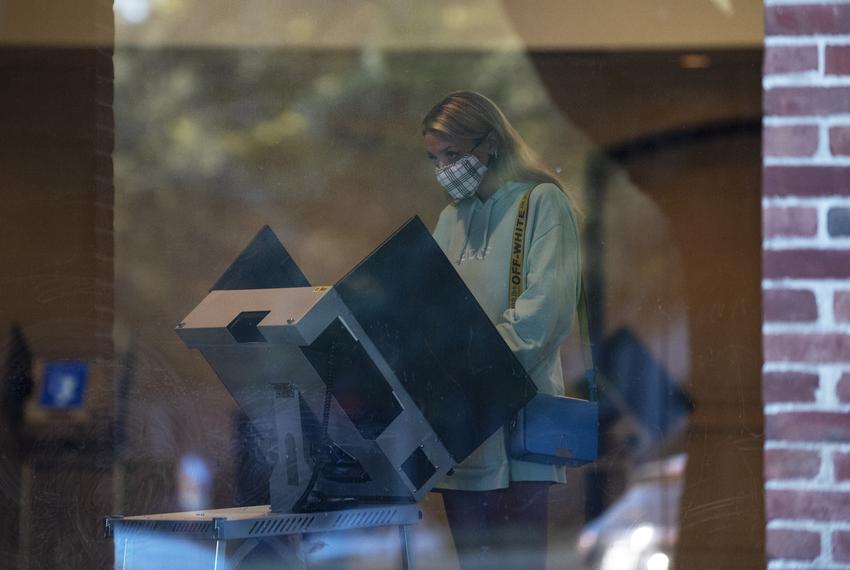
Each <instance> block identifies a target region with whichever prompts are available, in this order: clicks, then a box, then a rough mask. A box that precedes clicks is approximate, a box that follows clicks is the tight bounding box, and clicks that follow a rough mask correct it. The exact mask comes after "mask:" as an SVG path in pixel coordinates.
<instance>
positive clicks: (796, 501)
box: [765, 489, 850, 521]
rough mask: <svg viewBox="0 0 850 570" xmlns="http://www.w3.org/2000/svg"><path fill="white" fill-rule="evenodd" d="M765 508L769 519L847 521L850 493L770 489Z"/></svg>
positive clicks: (766, 496) (849, 515)
mask: <svg viewBox="0 0 850 570" xmlns="http://www.w3.org/2000/svg"><path fill="white" fill-rule="evenodd" d="M765 510H766V511H767V518H768V520H776V519H813V520H819V521H846V520H850V493H842V492H840V491H797V490H779V489H768V490H767V491H765Z"/></svg>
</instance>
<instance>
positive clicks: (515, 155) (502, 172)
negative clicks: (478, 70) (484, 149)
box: [422, 91, 578, 215]
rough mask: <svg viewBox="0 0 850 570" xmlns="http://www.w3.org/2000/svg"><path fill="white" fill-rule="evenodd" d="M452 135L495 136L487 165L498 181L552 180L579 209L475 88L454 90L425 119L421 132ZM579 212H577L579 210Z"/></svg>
mask: <svg viewBox="0 0 850 570" xmlns="http://www.w3.org/2000/svg"><path fill="white" fill-rule="evenodd" d="M428 133H432V134H434V135H436V136H438V137H439V136H450V137H456V138H460V139H468V140H470V141H474V142H476V143H477V142H478V141H482V140H484V139H486V138H487V137H489V136H492V137H493V138H492V141H493V142H494V143H495V147H496V152H495V154H492V155H491V156H490V164H489V165H488V169H489V170H490V171H491V172H492V174H493V175H494V176H495V177H496V182H497V184H498V185H502V184H504V183H505V182H508V181H512V180H515V181H530V182H551V183H552V184H554V185H556V186H557V187H558V188H560V189H561V191H562V192H564V194H566V195H567V198H569V200H570V202H571V204H572V206H573V209H574V210H575V209H576V201H575V199H574V196H572V195H571V193H570V192H568V191H567V190H566V189H565V188H564V185H563V184H562V183H561V181H560V180H558V178H557V177H556V176H555V175H554V174H553V173H552V172H551V171H550V170H549V169H548V168H546V166H544V165H543V163H542V162H540V161H539V160H538V159H537V157H536V156H535V154H534V152H533V151H532V150H531V147H529V146H528V144H527V143H526V142H525V140H523V138H522V136H520V134H519V133H518V132H517V131H516V129H514V128H513V126H512V125H511V123H510V121H508V118H507V117H505V114H504V113H502V111H501V109H499V107H497V106H496V104H495V103H493V101H491V100H490V99H488V98H487V97H485V96H484V95H481V94H480V93H476V92H474V91H455V92H453V93H449V94H448V95H446V96H445V97H444V98H443V100H442V101H440V102H439V103H437V104H436V105H434V107H433V108H432V109H431V110H430V111H428V114H427V115H425V118H424V119H422V135H423V136H425V135H426V134H428ZM576 214H577V215H578V212H577V211H576Z"/></svg>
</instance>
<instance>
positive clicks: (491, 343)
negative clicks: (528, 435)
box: [336, 217, 536, 462]
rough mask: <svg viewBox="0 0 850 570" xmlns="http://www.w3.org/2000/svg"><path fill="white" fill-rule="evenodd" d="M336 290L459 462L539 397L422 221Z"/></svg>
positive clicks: (403, 231)
mask: <svg viewBox="0 0 850 570" xmlns="http://www.w3.org/2000/svg"><path fill="white" fill-rule="evenodd" d="M336 290H337V291H338V292H339V294H340V295H341V297H342V299H343V301H344V302H345V304H346V305H347V306H348V308H349V309H350V310H351V311H352V312H353V313H354V316H355V318H357V320H358V322H359V323H360V325H361V326H362V327H363V328H364V329H365V330H366V333H367V334H368V335H369V337H370V338H371V340H372V342H373V343H374V344H375V345H376V347H377V348H378V350H379V351H380V352H381V354H382V355H383V357H384V358H385V359H386V360H387V362H388V363H389V365H390V366H391V367H392V369H393V372H394V373H395V374H396V376H397V377H398V378H399V380H400V381H401V383H402V384H403V385H404V387H405V388H406V389H407V391H408V392H409V394H410V396H411V397H412V398H413V400H414V401H415V402H416V405H417V406H418V407H419V409H420V410H421V411H422V413H423V414H424V415H425V418H426V419H427V420H428V422H429V423H430V424H431V427H432V428H433V430H434V431H435V432H436V433H437V436H438V437H439V438H440V440H441V441H442V443H443V445H445V447H446V448H447V449H448V450H449V453H451V455H452V457H454V459H455V460H456V461H458V462H460V461H462V460H463V459H465V458H466V457H467V456H468V455H469V454H470V453H472V452H473V451H474V450H475V448H477V447H478V446H479V445H481V443H483V442H484V440H486V439H487V438H488V437H489V436H490V435H492V434H493V433H494V432H495V431H496V430H497V429H498V428H499V427H501V426H503V425H504V424H505V423H506V422H507V421H508V420H510V418H511V417H512V416H513V415H514V414H515V413H516V412H517V411H518V410H519V409H520V408H521V407H522V406H524V405H525V403H526V402H527V401H528V400H530V399H531V398H532V397H533V396H534V394H535V393H536V388H535V386H534V384H533V382H532V381H531V379H530V378H529V377H528V375H527V374H526V372H525V370H524V369H523V368H522V365H521V364H520V363H519V361H518V360H517V359H516V357H515V356H514V355H513V353H512V352H511V351H510V349H509V348H508V347H507V345H506V344H505V343H504V341H503V340H502V338H501V336H500V335H499V333H498V332H497V331H496V328H495V327H494V326H493V324H492V323H491V322H490V319H489V318H488V317H487V315H486V314H485V313H484V310H483V309H481V307H480V306H479V305H478V302H477V301H476V300H475V298H474V297H473V295H472V293H471V292H470V291H469V289H468V288H467V287H466V284H464V282H463V281H462V280H461V278H460V276H459V275H458V273H457V272H456V271H455V269H454V268H453V267H452V265H451V263H450V262H449V260H448V259H446V256H445V255H444V254H443V252H442V250H441V249H440V248H439V246H438V245H437V243H436V242H435V241H434V239H433V238H432V237H431V235H430V233H429V232H428V230H427V229H426V228H425V226H424V225H423V224H422V221H421V220H420V219H419V218H418V217H414V218H412V219H411V220H409V221H408V222H407V223H405V224H404V226H402V227H401V228H400V229H399V230H398V231H396V233H395V234H393V235H392V236H391V237H390V238H389V239H387V240H386V241H385V242H384V243H383V244H381V246H380V247H378V249H376V250H375V251H374V252H373V253H372V254H371V255H369V256H368V257H367V258H366V259H364V260H363V261H362V262H361V263H360V264H359V265H358V266H357V267H355V268H354V269H353V270H352V271H351V272H350V273H349V274H348V275H346V276H345V277H344V278H343V279H342V280H340V282H339V283H337V284H336Z"/></svg>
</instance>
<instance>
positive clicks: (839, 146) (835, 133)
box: [829, 126, 850, 156]
mask: <svg viewBox="0 0 850 570" xmlns="http://www.w3.org/2000/svg"><path fill="white" fill-rule="evenodd" d="M829 152H831V153H832V154H833V155H834V156H848V155H850V126H848V127H844V126H842V127H832V128H831V129H829Z"/></svg>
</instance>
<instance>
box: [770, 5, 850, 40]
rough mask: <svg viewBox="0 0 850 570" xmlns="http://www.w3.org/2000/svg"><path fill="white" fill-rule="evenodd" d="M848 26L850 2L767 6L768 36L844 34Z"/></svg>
mask: <svg viewBox="0 0 850 570" xmlns="http://www.w3.org/2000/svg"><path fill="white" fill-rule="evenodd" d="M848 29H850V5H847V4H833V5H830V4H828V3H824V4H809V5H799V4H798V5H790V6H767V7H765V12H764V30H765V34H766V35H769V36H772V35H777V36H780V35H781V36H797V35H804V36H805V35H811V34H845V33H847V30H848Z"/></svg>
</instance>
